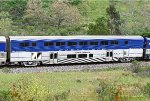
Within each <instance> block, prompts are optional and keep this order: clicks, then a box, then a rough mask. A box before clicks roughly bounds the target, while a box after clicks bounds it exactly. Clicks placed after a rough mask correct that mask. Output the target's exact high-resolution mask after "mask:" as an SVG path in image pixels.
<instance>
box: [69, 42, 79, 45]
mask: <svg viewBox="0 0 150 101" xmlns="http://www.w3.org/2000/svg"><path fill="white" fill-rule="evenodd" d="M76 45H77V43H76V42H68V46H76Z"/></svg>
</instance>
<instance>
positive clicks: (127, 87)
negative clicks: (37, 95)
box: [0, 70, 150, 101]
mask: <svg viewBox="0 0 150 101" xmlns="http://www.w3.org/2000/svg"><path fill="white" fill-rule="evenodd" d="M23 78H27V79H31V80H32V79H36V80H37V82H36V83H37V84H38V85H43V86H44V87H45V88H46V89H47V90H49V95H57V94H62V93H63V92H65V91H68V90H70V94H69V96H68V98H67V101H98V94H97V93H96V92H95V89H96V87H98V86H99V83H100V81H106V82H107V81H108V82H109V83H114V84H115V86H122V87H123V91H124V95H127V96H129V95H128V94H131V95H133V96H129V97H130V99H133V100H132V101H136V100H137V99H138V97H139V98H141V99H140V100H141V101H147V100H148V97H147V96H146V95H144V94H143V93H142V91H141V90H139V89H137V90H136V89H135V88H137V87H139V88H142V87H144V85H146V84H147V82H150V79H149V78H146V77H145V78H142V77H139V76H138V77H136V76H134V75H133V74H132V73H131V72H129V71H122V70H109V71H94V72H91V71H88V72H52V73H32V74H0V91H9V90H10V87H11V86H12V84H13V83H16V84H17V83H18V80H19V79H23ZM133 93H134V94H133Z"/></svg>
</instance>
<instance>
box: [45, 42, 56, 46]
mask: <svg viewBox="0 0 150 101" xmlns="http://www.w3.org/2000/svg"><path fill="white" fill-rule="evenodd" d="M53 45H54V43H53V42H44V46H53Z"/></svg>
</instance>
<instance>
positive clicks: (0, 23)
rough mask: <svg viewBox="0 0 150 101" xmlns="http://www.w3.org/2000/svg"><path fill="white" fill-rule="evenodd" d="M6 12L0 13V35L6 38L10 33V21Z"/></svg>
mask: <svg viewBox="0 0 150 101" xmlns="http://www.w3.org/2000/svg"><path fill="white" fill-rule="evenodd" d="M9 17H10V15H9V13H8V12H0V35H4V36H7V35H8V34H9V33H11V32H12V27H13V26H12V23H13V21H12V19H10V18H9Z"/></svg>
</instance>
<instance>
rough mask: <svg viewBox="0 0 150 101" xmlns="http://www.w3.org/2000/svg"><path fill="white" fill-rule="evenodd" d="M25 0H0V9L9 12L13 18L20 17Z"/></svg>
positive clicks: (22, 13) (24, 7)
mask: <svg viewBox="0 0 150 101" xmlns="http://www.w3.org/2000/svg"><path fill="white" fill-rule="evenodd" d="M26 3H27V0H0V11H5V12H9V14H10V15H11V17H12V19H13V20H18V19H21V18H22V17H23V15H24V11H25V9H26Z"/></svg>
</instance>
